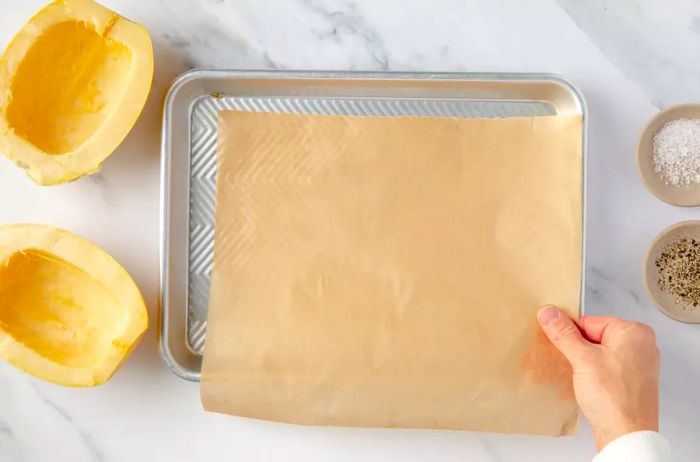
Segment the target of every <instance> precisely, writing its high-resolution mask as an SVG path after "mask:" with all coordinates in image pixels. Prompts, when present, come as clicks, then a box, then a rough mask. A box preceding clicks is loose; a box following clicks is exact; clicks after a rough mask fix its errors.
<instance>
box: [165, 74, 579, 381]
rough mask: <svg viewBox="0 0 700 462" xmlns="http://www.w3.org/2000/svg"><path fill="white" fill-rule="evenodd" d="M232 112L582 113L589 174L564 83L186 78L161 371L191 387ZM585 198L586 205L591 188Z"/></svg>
mask: <svg viewBox="0 0 700 462" xmlns="http://www.w3.org/2000/svg"><path fill="white" fill-rule="evenodd" d="M227 109H242V110H254V111H271V112H292V113H306V114H349V115H433V116H455V117H511V116H528V115H554V114H580V115H583V116H584V129H583V134H582V138H583V140H582V141H583V143H582V151H583V164H584V175H585V151H586V143H585V139H586V117H585V114H586V110H585V102H584V100H583V99H582V97H581V96H580V94H579V93H578V92H577V91H576V90H575V89H574V88H573V87H572V86H571V84H569V83H568V82H566V81H565V80H563V79H562V78H560V77H558V76H553V75H548V74H507V73H506V74H504V73H494V74H478V73H385V72H380V73H373V72H303V71H299V72H277V71H274V72H267V71H202V70H195V71H190V72H187V73H185V74H183V75H182V76H181V77H180V78H178V79H177V80H176V81H175V82H174V83H173V85H172V87H171V89H170V90H169V92H168V95H167V97H166V100H165V104H164V119H163V141H162V150H161V156H162V171H161V173H162V177H161V185H162V191H161V193H162V195H161V252H160V255H161V271H160V319H159V321H160V329H159V343H160V351H161V356H162V358H163V361H164V363H165V364H166V365H167V366H168V368H170V369H171V370H172V371H173V372H174V373H175V374H177V375H179V376H180V377H183V378H185V379H188V380H199V377H200V369H201V354H202V352H203V344H204V338H205V334H206V322H207V306H208V290H209V277H210V274H211V262H212V248H213V247H212V245H213V239H212V237H213V229H214V227H213V225H214V217H213V210H214V201H213V197H214V194H215V191H216V181H215V174H216V166H215V153H216V146H217V133H216V122H215V121H216V119H217V117H218V112H219V111H221V110H227ZM583 189H584V191H583V193H584V200H585V181H584V184H583ZM584 231H585V207H584ZM584 244H585V239H584ZM583 257H584V260H585V251H584V252H583ZM582 264H584V265H585V261H584V262H582ZM583 286H584V284H583V278H582V288H583ZM582 295H583V293H582ZM582 309H583V300H582Z"/></svg>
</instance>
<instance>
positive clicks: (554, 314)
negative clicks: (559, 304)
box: [537, 305, 561, 326]
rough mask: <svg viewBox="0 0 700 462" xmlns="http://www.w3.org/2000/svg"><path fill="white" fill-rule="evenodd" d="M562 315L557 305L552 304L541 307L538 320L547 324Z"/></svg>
mask: <svg viewBox="0 0 700 462" xmlns="http://www.w3.org/2000/svg"><path fill="white" fill-rule="evenodd" d="M560 317H561V311H559V310H558V309H557V308H556V307H554V306H551V305H549V306H545V307H544V308H541V309H540V311H539V312H538V313H537V320H538V321H539V322H540V324H542V325H543V326H546V325H547V324H549V323H550V322H552V321H554V320H556V319H559V318H560Z"/></svg>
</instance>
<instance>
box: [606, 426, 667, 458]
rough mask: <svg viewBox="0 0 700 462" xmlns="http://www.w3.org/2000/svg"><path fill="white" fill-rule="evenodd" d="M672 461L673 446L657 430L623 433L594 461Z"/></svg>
mask: <svg viewBox="0 0 700 462" xmlns="http://www.w3.org/2000/svg"><path fill="white" fill-rule="evenodd" d="M631 461H634V462H671V446H670V445H669V444H668V441H667V440H666V438H664V437H663V436H661V434H659V433H657V432H650V431H643V432H633V433H628V434H626V435H622V436H620V437H618V438H615V439H614V440H612V441H611V442H609V443H608V444H607V445H606V446H605V447H604V448H603V450H602V451H600V453H598V455H597V456H595V458H593V462H631Z"/></svg>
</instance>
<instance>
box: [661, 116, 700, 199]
mask: <svg viewBox="0 0 700 462" xmlns="http://www.w3.org/2000/svg"><path fill="white" fill-rule="evenodd" d="M653 160H654V171H655V172H656V173H659V174H661V176H663V179H664V181H665V182H666V184H671V185H674V186H687V185H693V184H700V119H678V120H673V121H671V122H668V123H666V125H664V126H663V127H662V128H661V130H659V132H658V133H657V134H656V135H654V149H653Z"/></svg>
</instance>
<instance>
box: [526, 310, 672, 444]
mask: <svg viewBox="0 0 700 462" xmlns="http://www.w3.org/2000/svg"><path fill="white" fill-rule="evenodd" d="M537 319H538V321H539V323H540V325H541V326H542V329H543V330H544V332H545V334H546V335H547V337H548V338H549V340H550V341H551V342H552V343H553V344H554V346H555V347H557V349H559V351H561V352H562V354H563V355H564V356H565V357H566V359H568V360H569V362H570V363H571V367H572V369H573V371H574V392H575V394H576V401H578V404H579V407H580V408H581V411H582V412H583V414H584V415H585V416H586V417H587V418H588V420H589V421H590V422H591V425H592V426H593V436H594V438H595V440H596V445H597V447H598V450H600V449H602V448H603V447H604V446H605V445H606V444H608V443H609V442H610V441H612V440H614V439H615V438H617V437H618V436H622V435H624V434H626V433H631V432H635V431H641V430H652V431H658V427H659V350H658V348H657V347H656V336H655V334H654V330H653V329H652V328H651V327H649V326H647V325H646V324H641V323H638V322H633V321H625V320H622V319H618V318H606V317H597V316H582V317H581V318H579V319H578V320H576V321H574V320H572V319H571V318H569V317H568V316H567V315H566V314H565V313H563V312H561V311H560V310H559V309H558V308H556V307H554V306H545V307H543V308H542V309H540V311H539V312H538V313H537Z"/></svg>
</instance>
